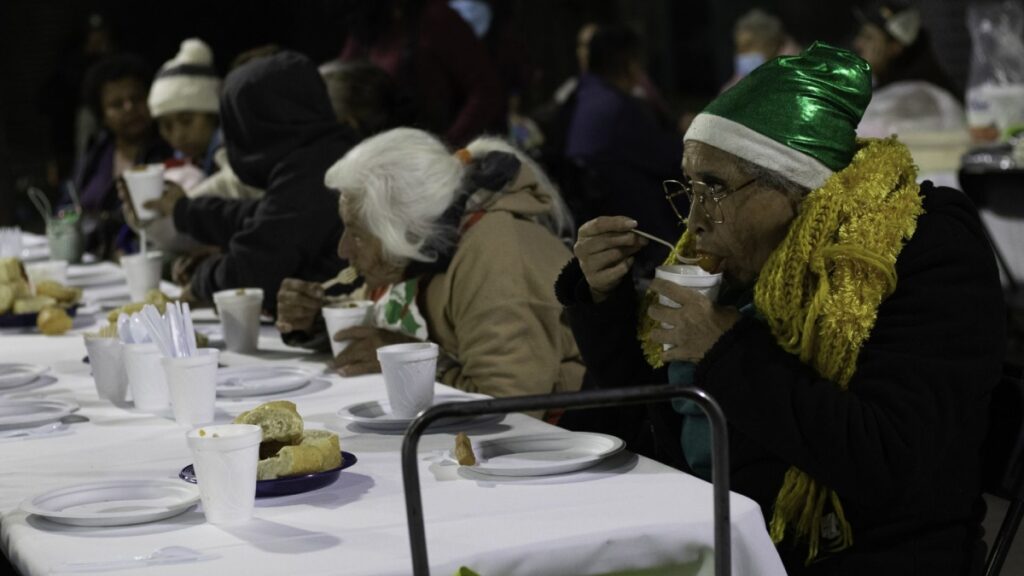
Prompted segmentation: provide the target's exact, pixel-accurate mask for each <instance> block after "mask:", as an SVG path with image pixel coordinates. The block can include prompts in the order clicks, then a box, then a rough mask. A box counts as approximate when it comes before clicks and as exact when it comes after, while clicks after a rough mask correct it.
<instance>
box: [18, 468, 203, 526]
mask: <svg viewBox="0 0 1024 576" xmlns="http://www.w3.org/2000/svg"><path fill="white" fill-rule="evenodd" d="M198 501H199V489H198V488H196V487H195V486H194V485H192V484H185V483H183V482H181V481H179V480H171V479H167V478H154V479H148V480H109V481H104V482H90V483H87V484H79V485H76V486H66V487H64V488H58V489H56V490H51V491H49V492H45V493H43V494H39V495H38V496H34V497H32V498H29V499H27V500H25V501H24V502H22V503H21V509H22V510H24V511H25V512H28V513H29V514H35V515H37V516H42V517H43V518H46V519H48V520H52V521H53V522H59V523H61V524H70V525H72V526H127V525H131V524H143V523H145V522H154V521H156V520H163V519H164V518H170V517H172V516H177V515H178V514H181V513H182V512H184V511H186V510H188V509H189V508H191V507H192V506H194V505H195V504H196V503H197V502H198Z"/></svg>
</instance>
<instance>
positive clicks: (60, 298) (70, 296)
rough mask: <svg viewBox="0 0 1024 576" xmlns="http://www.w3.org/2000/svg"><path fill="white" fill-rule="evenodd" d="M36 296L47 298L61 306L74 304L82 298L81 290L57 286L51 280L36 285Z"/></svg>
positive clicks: (61, 285)
mask: <svg viewBox="0 0 1024 576" xmlns="http://www.w3.org/2000/svg"><path fill="white" fill-rule="evenodd" d="M36 296H49V297H50V298H53V299H54V300H56V301H57V302H60V303H62V304H74V303H76V302H78V300H79V299H81V298H82V289H81V288H72V287H71V286H65V285H63V284H58V283H57V282H54V281H53V280H43V281H42V282H40V283H39V284H36Z"/></svg>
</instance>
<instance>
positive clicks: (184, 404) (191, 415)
mask: <svg viewBox="0 0 1024 576" xmlns="http://www.w3.org/2000/svg"><path fill="white" fill-rule="evenodd" d="M218 358H219V351H218V350H217V349H215V348H200V349H199V350H197V351H196V355H195V356H185V357H182V358H161V359H160V364H161V365H162V366H163V370H164V375H165V376H166V377H167V387H168V388H169V389H170V393H171V410H172V411H173V412H174V421H175V422H177V423H178V424H180V425H182V426H185V427H188V428H194V427H196V426H203V425H206V424H210V423H211V422H213V414H214V403H215V402H216V400H217V360H218Z"/></svg>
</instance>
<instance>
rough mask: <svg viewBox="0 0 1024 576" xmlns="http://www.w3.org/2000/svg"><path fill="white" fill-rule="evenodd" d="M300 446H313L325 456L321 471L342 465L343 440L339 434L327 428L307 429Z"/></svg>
mask: <svg viewBox="0 0 1024 576" xmlns="http://www.w3.org/2000/svg"><path fill="white" fill-rule="evenodd" d="M300 446H311V447H313V448H316V449H317V450H319V451H320V455H321V456H322V457H323V462H321V464H320V465H321V468H320V471H321V472H322V471H324V470H331V469H332V468H337V467H338V466H341V441H340V440H338V435H337V434H335V433H334V432H328V431H327V430H306V432H305V433H303V435H302V444H300Z"/></svg>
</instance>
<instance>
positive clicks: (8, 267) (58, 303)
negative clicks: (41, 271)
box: [0, 258, 82, 335]
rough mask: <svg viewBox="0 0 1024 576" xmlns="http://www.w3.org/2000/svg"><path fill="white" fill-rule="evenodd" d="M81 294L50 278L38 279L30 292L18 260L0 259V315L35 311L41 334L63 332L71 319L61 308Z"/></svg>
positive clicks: (23, 269)
mask: <svg viewBox="0 0 1024 576" xmlns="http://www.w3.org/2000/svg"><path fill="white" fill-rule="evenodd" d="M81 297H82V290H81V289H79V288H72V287H69V286H64V285H63V284H60V283H57V282H54V281H52V280H45V281H42V282H39V284H38V285H37V286H36V287H35V292H33V291H32V288H31V287H30V286H29V283H28V280H27V279H26V277H25V268H24V266H22V264H21V261H20V260H18V259H17V258H0V315H6V314H12V315H15V316H18V315H22V314H36V315H37V316H36V318H35V321H36V326H38V327H39V330H40V331H41V332H42V333H43V334H47V335H54V334H63V333H65V332H67V331H68V330H70V329H71V318H70V317H69V316H68V313H67V312H66V311H65V310H64V309H65V308H68V307H71V306H73V305H75V304H77V303H78V301H79V299H81ZM28 321H29V322H31V320H28ZM19 322H20V320H19Z"/></svg>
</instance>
